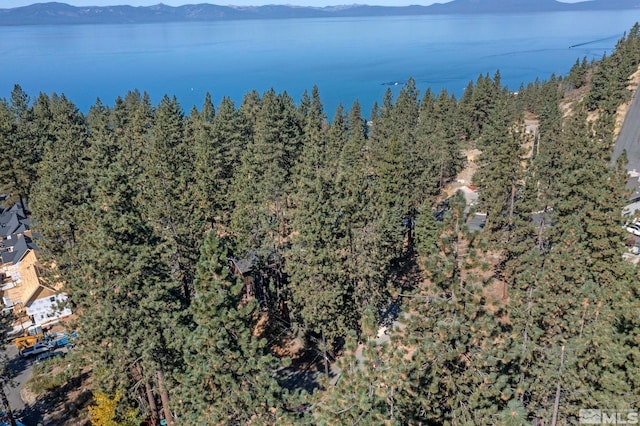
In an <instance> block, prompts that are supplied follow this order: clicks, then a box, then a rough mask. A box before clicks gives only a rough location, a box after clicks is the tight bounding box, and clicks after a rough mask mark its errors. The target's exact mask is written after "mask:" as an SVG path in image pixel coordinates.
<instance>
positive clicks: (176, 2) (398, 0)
mask: <svg viewBox="0 0 640 426" xmlns="http://www.w3.org/2000/svg"><path fill="white" fill-rule="evenodd" d="M48 1H54V0H0V9H5V8H7V9H8V8H12V7H20V6H28V5H30V4H33V3H46V2H48ZM55 1H58V2H60V3H67V4H70V5H73V6H114V5H119V4H129V5H132V6H151V5H154V4H158V3H164V4H166V5H169V6H181V5H183V4H197V3H211V4H218V5H231V4H232V5H235V6H260V5H265V4H292V5H296V6H318V7H322V6H336V5H342V4H353V3H358V4H368V5H372V6H377V5H382V6H407V5H411V4H419V5H423V6H428V5H430V4H433V3H448V2H449V1H450V0H55ZM560 1H562V2H563V3H577V2H579V1H585V0H560Z"/></svg>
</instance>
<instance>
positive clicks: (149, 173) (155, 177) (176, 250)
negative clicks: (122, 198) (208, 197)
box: [142, 96, 205, 300]
mask: <svg viewBox="0 0 640 426" xmlns="http://www.w3.org/2000/svg"><path fill="white" fill-rule="evenodd" d="M185 127H186V125H185V120H184V115H183V113H182V110H181V108H180V105H179V104H178V102H177V100H176V98H175V97H174V98H172V99H170V98H169V97H168V96H164V97H163V98H162V100H161V101H160V105H159V106H158V108H157V109H156V111H155V114H154V119H153V125H152V127H151V129H150V131H149V136H150V138H149V143H148V144H147V145H146V146H145V148H146V151H145V153H146V155H147V158H148V159H147V161H146V163H145V181H144V184H143V185H144V186H143V188H144V189H143V194H142V196H143V197H144V199H145V205H146V214H148V215H149V218H150V220H151V223H153V224H154V226H155V228H156V231H157V232H158V234H159V235H162V236H163V238H165V239H166V241H168V242H169V243H170V245H171V246H172V255H171V259H170V262H171V263H172V264H173V270H174V278H175V279H176V280H177V281H179V282H181V283H182V288H183V293H184V297H185V298H186V299H187V300H188V299H189V298H190V297H191V295H192V292H193V289H192V283H193V276H194V271H195V264H196V263H197V258H198V249H199V244H200V239H201V237H202V235H203V232H204V226H205V222H204V212H203V211H202V208H201V206H199V205H198V203H197V202H195V200H196V196H195V193H196V188H197V186H196V184H195V178H194V157H195V156H194V153H193V145H191V144H188V143H187V138H186V136H185V133H186V128H185Z"/></svg>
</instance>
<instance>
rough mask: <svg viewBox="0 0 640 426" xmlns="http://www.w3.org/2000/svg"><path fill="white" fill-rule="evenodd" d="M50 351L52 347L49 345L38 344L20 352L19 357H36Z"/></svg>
mask: <svg viewBox="0 0 640 426" xmlns="http://www.w3.org/2000/svg"><path fill="white" fill-rule="evenodd" d="M51 349H53V346H51V344H50V343H43V342H39V343H36V344H35V345H33V346H31V347H30V348H27V349H25V350H23V351H22V352H20V356H23V357H28V356H33V355H38V354H41V353H44V352H49V351H50V350H51Z"/></svg>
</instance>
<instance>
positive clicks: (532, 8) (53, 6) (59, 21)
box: [0, 0, 640, 26]
mask: <svg viewBox="0 0 640 426" xmlns="http://www.w3.org/2000/svg"><path fill="white" fill-rule="evenodd" d="M598 10H640V0H592V1H583V2H579V3H561V2H559V1H556V0H525V1H520V2H517V4H509V5H505V4H504V2H503V1H500V0H483V1H481V2H472V1H470V0H453V1H451V2H449V3H444V4H442V3H436V4H432V5H430V6H416V5H414V6H367V5H358V4H355V5H348V6H327V7H303V6H287V5H268V6H246V7H236V6H220V5H215V4H206V3H205V4H189V5H184V6H177V7H172V6H166V5H163V4H158V5H155V6H138V7H134V6H88V7H76V6H70V5H68V4H65V3H57V2H52V3H38V4H33V5H31V6H24V7H17V8H11V9H0V26H20V25H73V24H147V23H165V22H212V21H234V20H260V19H301V18H348V17H351V18H353V17H379V16H424V15H458V14H460V15H462V14H466V15H469V14H514V13H540V12H563V11H566V12H576V11H598Z"/></svg>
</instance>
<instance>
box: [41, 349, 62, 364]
mask: <svg viewBox="0 0 640 426" xmlns="http://www.w3.org/2000/svg"><path fill="white" fill-rule="evenodd" d="M59 356H64V352H62V351H54V350H50V351H48V352H43V353H41V354H40V355H38V356H37V357H36V362H37V363H41V362H42V361H46V360H48V359H51V358H55V357H59Z"/></svg>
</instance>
